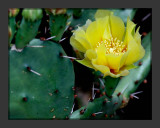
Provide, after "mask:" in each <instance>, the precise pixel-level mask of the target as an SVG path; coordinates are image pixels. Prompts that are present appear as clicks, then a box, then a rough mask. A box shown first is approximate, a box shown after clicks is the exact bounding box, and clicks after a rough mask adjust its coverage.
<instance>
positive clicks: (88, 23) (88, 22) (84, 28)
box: [81, 19, 92, 32]
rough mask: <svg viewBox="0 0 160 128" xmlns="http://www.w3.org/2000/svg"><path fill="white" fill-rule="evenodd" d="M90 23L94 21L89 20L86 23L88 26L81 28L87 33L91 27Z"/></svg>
mask: <svg viewBox="0 0 160 128" xmlns="http://www.w3.org/2000/svg"><path fill="white" fill-rule="evenodd" d="M90 23H92V21H91V20H90V19H88V20H87V21H86V24H85V25H83V26H82V27H81V28H82V29H83V30H84V31H85V32H86V30H87V28H88V26H89V25H90Z"/></svg>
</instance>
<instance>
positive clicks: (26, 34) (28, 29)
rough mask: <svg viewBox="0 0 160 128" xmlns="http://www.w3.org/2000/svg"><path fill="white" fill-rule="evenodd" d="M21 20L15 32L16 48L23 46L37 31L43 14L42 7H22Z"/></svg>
mask: <svg viewBox="0 0 160 128" xmlns="http://www.w3.org/2000/svg"><path fill="white" fill-rule="evenodd" d="M22 16H23V18H22V21H21V24H20V26H19V29H18V31H17V34H16V39H15V44H16V48H17V49H22V48H24V47H25V46H26V45H27V44H28V43H29V42H30V41H31V40H32V39H33V38H34V37H35V36H36V35H37V33H38V28H39V26H40V23H41V19H42V16H43V13H42V9H28V8H27V9H24V10H23V12H22Z"/></svg>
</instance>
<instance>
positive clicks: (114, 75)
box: [104, 69, 129, 78]
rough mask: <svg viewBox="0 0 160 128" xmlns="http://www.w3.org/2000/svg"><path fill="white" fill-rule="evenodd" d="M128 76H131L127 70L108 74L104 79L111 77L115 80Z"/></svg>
mask: <svg viewBox="0 0 160 128" xmlns="http://www.w3.org/2000/svg"><path fill="white" fill-rule="evenodd" d="M128 74H129V71H128V70H126V69H125V70H121V71H119V72H118V73H117V74H113V73H111V72H107V73H105V74H104V77H106V76H111V77H113V78H118V77H120V76H127V75H128Z"/></svg>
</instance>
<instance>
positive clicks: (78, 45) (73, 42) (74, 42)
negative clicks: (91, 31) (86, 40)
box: [70, 36, 86, 53]
mask: <svg viewBox="0 0 160 128" xmlns="http://www.w3.org/2000/svg"><path fill="white" fill-rule="evenodd" d="M70 44H71V45H72V47H74V48H75V49H77V50H79V51H80V52H83V53H85V51H86V49H85V48H84V47H83V45H82V44H81V43H80V42H78V41H77V40H75V38H74V36H72V37H71V38H70Z"/></svg>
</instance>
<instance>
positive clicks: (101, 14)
mask: <svg viewBox="0 0 160 128" xmlns="http://www.w3.org/2000/svg"><path fill="white" fill-rule="evenodd" d="M110 15H113V12H112V11H109V10H104V9H98V11H97V12H96V14H95V16H94V17H95V19H97V18H102V17H105V16H110Z"/></svg>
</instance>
